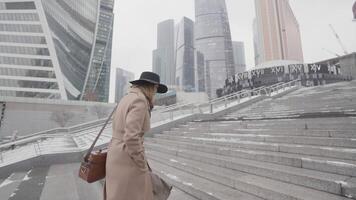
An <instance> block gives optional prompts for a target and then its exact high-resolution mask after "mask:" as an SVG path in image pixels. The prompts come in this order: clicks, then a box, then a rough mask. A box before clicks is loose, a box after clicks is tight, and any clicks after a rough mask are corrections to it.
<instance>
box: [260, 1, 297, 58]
mask: <svg viewBox="0 0 356 200" xmlns="http://www.w3.org/2000/svg"><path fill="white" fill-rule="evenodd" d="M255 7H256V22H255V23H256V24H255V25H254V27H255V28H254V32H255V34H254V35H255V36H256V37H255V41H254V43H256V46H255V53H256V55H255V58H256V65H257V64H260V63H263V62H266V61H271V60H294V61H301V62H303V52H302V42H301V36H300V31H299V25H298V21H297V19H296V17H295V16H294V14H293V11H292V9H291V7H290V5H289V0H255Z"/></svg>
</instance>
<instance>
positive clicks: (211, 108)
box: [210, 103, 213, 113]
mask: <svg viewBox="0 0 356 200" xmlns="http://www.w3.org/2000/svg"><path fill="white" fill-rule="evenodd" d="M210 113H213V104H212V103H210Z"/></svg>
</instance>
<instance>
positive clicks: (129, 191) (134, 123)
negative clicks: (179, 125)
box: [104, 72, 167, 200]
mask: <svg viewBox="0 0 356 200" xmlns="http://www.w3.org/2000/svg"><path fill="white" fill-rule="evenodd" d="M130 83H131V84H132V86H131V88H130V90H129V92H128V94H127V95H126V96H124V97H123V98H122V100H121V101H120V103H119V105H118V107H117V109H116V112H115V115H114V119H113V123H112V124H113V125H112V126H113V134H112V140H111V142H110V144H109V149H108V155H107V161H106V179H105V181H106V182H105V187H104V188H105V189H104V192H105V193H104V199H105V200H153V190H152V182H151V177H150V174H149V169H148V165H147V157H146V155H145V150H144V146H143V136H144V134H145V133H146V132H147V131H148V130H149V129H150V117H151V110H152V108H153V103H154V96H155V94H156V93H165V92H167V86H165V85H163V84H161V83H160V77H159V75H157V74H155V73H152V72H143V73H142V74H141V77H140V79H139V80H135V81H131V82H130Z"/></svg>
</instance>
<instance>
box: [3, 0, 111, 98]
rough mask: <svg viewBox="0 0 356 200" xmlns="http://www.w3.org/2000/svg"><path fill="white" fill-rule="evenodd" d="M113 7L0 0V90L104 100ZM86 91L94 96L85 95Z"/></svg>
mask: <svg viewBox="0 0 356 200" xmlns="http://www.w3.org/2000/svg"><path fill="white" fill-rule="evenodd" d="M113 5H114V1H113V0H34V1H18V2H17V1H16V2H14V1H9V0H0V10H7V11H6V12H4V13H0V81H1V85H0V93H1V94H4V95H5V96H13V97H16V96H18V97H35V98H59V99H71V100H95V101H104V102H107V101H108V97H109V77H110V62H111V42H112V25H113ZM9 87H12V88H13V90H14V91H10V89H9ZM28 89H31V91H29V90H28ZM44 89H45V90H44ZM5 91H6V92H5ZM87 91H93V92H94V93H96V96H97V98H96V99H85V95H84V94H85V93H86V92H87ZM26 95H28V96H26Z"/></svg>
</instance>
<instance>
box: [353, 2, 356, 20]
mask: <svg viewBox="0 0 356 200" xmlns="http://www.w3.org/2000/svg"><path fill="white" fill-rule="evenodd" d="M352 13H353V14H354V20H356V1H355V3H354V6H353V7H352Z"/></svg>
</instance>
